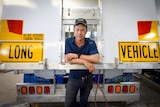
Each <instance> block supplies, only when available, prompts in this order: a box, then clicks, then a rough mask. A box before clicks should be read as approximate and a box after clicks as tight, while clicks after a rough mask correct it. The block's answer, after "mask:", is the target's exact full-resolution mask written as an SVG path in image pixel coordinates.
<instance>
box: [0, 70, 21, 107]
mask: <svg viewBox="0 0 160 107" xmlns="http://www.w3.org/2000/svg"><path fill="white" fill-rule="evenodd" d="M18 82H23V74H19V75H15V74H14V72H6V73H3V72H2V71H0V105H2V104H6V103H14V102H16V90H15V89H16V83H18Z"/></svg>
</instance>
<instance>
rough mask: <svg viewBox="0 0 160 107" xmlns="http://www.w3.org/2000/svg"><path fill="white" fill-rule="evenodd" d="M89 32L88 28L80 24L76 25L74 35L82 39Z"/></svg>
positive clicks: (79, 39) (77, 38)
mask: <svg viewBox="0 0 160 107" xmlns="http://www.w3.org/2000/svg"><path fill="white" fill-rule="evenodd" d="M86 33H87V28H86V26H84V25H83V24H78V25H76V26H75V27H74V36H75V39H76V40H78V41H82V40H84V38H85V35H86Z"/></svg>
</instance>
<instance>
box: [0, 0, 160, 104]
mask: <svg viewBox="0 0 160 107" xmlns="http://www.w3.org/2000/svg"><path fill="white" fill-rule="evenodd" d="M1 2H2V0H1ZM156 2H157V1H156ZM2 4H3V6H2V20H1V31H0V62H1V63H0V69H1V70H14V71H15V73H16V74H19V73H23V74H24V80H23V81H24V83H17V85H16V88H17V90H16V91H17V101H18V102H20V103H38V102H64V98H65V83H66V82H67V79H68V74H69V71H70V70H71V69H82V68H83V69H86V68H85V66H83V65H78V64H68V63H65V62H64V49H65V48H64V45H65V39H66V38H68V37H71V36H73V25H74V20H75V19H76V18H79V17H83V18H85V19H86V20H87V22H88V32H87V34H86V38H91V39H93V40H95V42H96V43H97V46H98V50H99V53H100V57H101V58H100V59H101V60H100V64H94V65H95V67H96V71H95V72H94V75H93V76H94V79H93V84H94V87H93V89H92V91H91V93H90V96H89V102H95V98H96V101H98V102H105V101H107V102H135V101H139V100H140V83H139V82H137V81H135V80H134V78H133V76H134V73H141V72H142V69H160V63H159V61H160V42H159V34H158V33H159V30H158V27H159V26H158V22H159V21H158V18H157V12H156V8H157V6H158V5H156V3H155V1H153V0H134V1H128V0H121V1H119V0H85V1H84V0H77V1H74V0H67V1H66V0H34V1H28V0H20V1H17V2H12V1H8V0H3V3H2Z"/></svg>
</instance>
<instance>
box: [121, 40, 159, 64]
mask: <svg viewBox="0 0 160 107" xmlns="http://www.w3.org/2000/svg"><path fill="white" fill-rule="evenodd" d="M118 45H119V61H122V62H158V61H160V47H159V43H158V42H119V43H118Z"/></svg>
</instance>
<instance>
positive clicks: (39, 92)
mask: <svg viewBox="0 0 160 107" xmlns="http://www.w3.org/2000/svg"><path fill="white" fill-rule="evenodd" d="M37 94H42V87H41V86H37Z"/></svg>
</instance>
